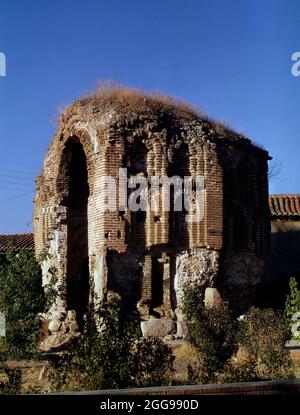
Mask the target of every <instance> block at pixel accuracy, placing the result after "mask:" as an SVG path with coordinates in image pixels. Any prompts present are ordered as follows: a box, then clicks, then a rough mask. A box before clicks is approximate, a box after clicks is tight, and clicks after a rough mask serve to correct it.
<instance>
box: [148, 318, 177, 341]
mask: <svg viewBox="0 0 300 415" xmlns="http://www.w3.org/2000/svg"><path fill="white" fill-rule="evenodd" d="M141 329H142V334H143V336H144V337H164V336H167V335H169V334H175V333H176V322H175V321H172V320H165V319H160V318H157V319H151V320H146V321H142V322H141Z"/></svg>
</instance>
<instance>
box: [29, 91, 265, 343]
mask: <svg viewBox="0 0 300 415" xmlns="http://www.w3.org/2000/svg"><path fill="white" fill-rule="evenodd" d="M268 159H269V156H268V153H267V152H266V151H265V150H263V149H261V148H259V147H258V146H256V145H254V144H252V143H251V141H250V140H249V139H247V138H245V137H244V136H242V135H240V134H237V133H235V132H233V131H232V130H230V129H228V128H225V127H224V126H222V125H220V124H218V123H214V122H212V121H210V120H209V119H208V118H207V117H205V116H202V115H201V114H199V113H197V112H196V111H194V110H193V109H191V108H189V107H188V106H186V105H184V104H180V103H177V102H176V101H174V100H172V99H171V98H167V97H164V96H161V95H147V94H143V93H139V92H136V91H131V90H126V89H118V88H112V89H106V90H105V89H104V90H101V91H100V92H97V93H95V95H91V96H89V97H87V98H83V99H81V100H78V101H76V102H75V103H74V104H72V105H71V106H70V107H69V108H67V109H66V110H65V111H64V113H63V114H62V116H61V119H60V123H59V128H58V130H57V132H56V134H55V135H54V138H53V140H52V142H51V144H50V147H49V149H48V152H47V155H46V158H45V161H44V165H43V169H42V172H41V174H40V176H39V177H38V178H37V180H36V197H35V212H34V235H35V247H36V255H37V257H38V258H40V261H41V263H42V269H43V282H44V284H45V285H46V284H47V283H49V275H50V274H49V269H50V268H51V269H53V268H54V269H55V272H56V275H57V281H56V288H57V292H58V296H57V298H56V300H55V303H54V304H53V306H52V307H51V310H50V312H49V315H48V316H47V318H48V319H49V321H50V324H49V330H50V332H51V336H50V337H52V339H54V340H53V344H54V343H55V342H57V343H59V342H60V341H61V340H62V339H65V338H67V337H68V336H69V335H70V333H73V334H75V333H77V332H79V331H81V330H82V328H83V324H84V320H85V318H86V314H87V312H88V314H89V315H91V316H92V315H93V311H94V310H95V309H96V308H97V307H98V306H99V304H100V303H101V300H103V299H104V298H106V297H107V296H108V295H109V294H110V293H111V292H115V293H118V294H119V295H121V297H122V300H123V302H124V304H125V305H126V307H127V309H128V310H129V311H130V310H132V311H136V312H137V313H138V315H139V318H140V319H141V327H142V331H143V334H144V335H159V336H165V335H168V334H175V335H178V336H181V335H182V334H183V332H184V327H183V323H182V321H183V319H184V317H183V316H182V314H181V311H180V301H181V299H182V294H183V290H184V289H185V287H187V286H192V287H194V288H195V287H196V288H197V289H199V290H200V292H201V294H202V295H203V297H204V292H205V289H206V288H217V290H218V292H219V293H220V295H221V296H222V298H224V299H226V300H228V301H229V302H230V304H231V305H232V307H233V309H234V310H235V311H236V313H237V314H241V313H242V312H244V311H245V310H246V309H247V307H248V306H249V305H251V304H253V303H254V301H255V288H256V286H257V285H258V283H259V282H260V279H261V276H262V274H263V264H264V258H265V255H266V254H267V252H268V250H269V233H270V229H269V227H270V222H269V209H268V181H267V161H268ZM125 167H126V168H127V173H128V177H134V176H136V177H144V178H146V179H147V180H150V178H151V177H152V176H163V175H167V176H174V175H177V176H179V177H184V176H191V177H192V178H193V179H194V178H195V177H196V176H197V175H200V176H204V184H205V190H204V193H205V197H204V218H203V220H201V221H198V222H192V223H188V222H187V221H186V215H187V212H186V211H182V212H175V211H172V209H171V211H170V212H167V211H164V210H163V209H162V207H161V205H160V206H159V207H158V209H157V211H155V212H153V211H151V210H150V209H147V211H146V212H143V211H141V210H139V211H137V212H133V211H130V210H129V209H125V210H119V209H116V210H115V211H111V212H103V209H101V206H102V204H103V198H104V197H105V195H104V194H103V186H102V185H101V183H102V178H103V177H104V176H112V177H118V174H119V169H120V168H125ZM117 190H118V188H117ZM108 192H109V189H108ZM74 311H75V313H74Z"/></svg>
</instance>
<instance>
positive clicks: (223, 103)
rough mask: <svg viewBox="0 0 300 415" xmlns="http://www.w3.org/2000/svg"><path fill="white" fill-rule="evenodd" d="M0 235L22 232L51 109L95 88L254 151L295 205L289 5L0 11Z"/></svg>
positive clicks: (263, 0)
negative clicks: (2, 70)
mask: <svg viewBox="0 0 300 415" xmlns="http://www.w3.org/2000/svg"><path fill="white" fill-rule="evenodd" d="M0 51H1V52H4V53H5V54H6V58H7V76H6V77H0V142H1V151H0V233H14V232H24V231H25V232H26V231H30V230H31V228H32V224H31V220H32V219H31V215H32V199H33V195H34V190H33V189H34V183H33V178H34V176H35V174H36V173H38V172H39V170H40V168H41V165H42V161H43V158H44V155H45V152H46V149H47V146H48V144H49V142H50V140H51V137H52V135H53V133H54V130H55V118H56V115H57V113H58V109H59V108H60V107H62V106H64V105H66V104H68V103H71V102H72V101H73V100H74V99H76V98H77V97H78V96H79V95H80V94H81V93H83V92H85V91H87V90H90V89H92V88H93V87H94V85H95V82H96V81H101V80H111V81H116V82H118V83H122V84H124V85H128V86H134V87H138V88H142V89H144V90H146V91H152V90H160V91H162V92H165V93H168V94H171V95H175V96H176V97H179V98H182V99H184V100H187V101H189V102H190V103H191V104H193V105H196V106H198V107H199V108H200V109H202V110H203V111H204V112H206V113H208V114H209V115H210V116H212V117H215V118H218V119H220V120H223V121H226V122H227V123H229V124H230V125H231V126H232V127H233V128H235V129H237V130H239V131H242V132H244V133H245V134H246V135H248V136H249V137H250V138H252V139H253V140H254V141H255V142H258V143H260V144H261V145H263V146H264V147H265V148H266V149H267V150H268V151H269V152H270V154H271V155H272V156H273V157H274V159H275V160H276V161H277V163H279V164H281V172H280V174H279V176H278V177H276V178H274V179H273V181H272V182H271V183H270V192H272V193H300V169H299V162H298V159H299V152H300V144H299V140H300V123H299V110H300V77H299V78H295V77H293V76H292V75H291V65H292V61H291V55H292V53H293V52H295V51H300V2H299V0H289V1H286V0H226V1H224V0H172V1H169V0H151V1H150V0H148V1H144V0H126V1H124V0H123V1H122V0H85V1H79V0H72V1H71V0H63V1H62V0H60V1H58V0H51V1H50V0H46V1H37V0H36V1H33V0H24V1H21V0H20V1H16V0H9V1H8V0H6V1H3V2H1V8H0Z"/></svg>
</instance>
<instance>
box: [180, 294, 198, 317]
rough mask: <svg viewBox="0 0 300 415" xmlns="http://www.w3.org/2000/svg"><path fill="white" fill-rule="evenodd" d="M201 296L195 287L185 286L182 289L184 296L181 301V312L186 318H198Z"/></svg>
mask: <svg viewBox="0 0 300 415" xmlns="http://www.w3.org/2000/svg"><path fill="white" fill-rule="evenodd" d="M200 306H201V297H200V292H199V290H197V289H193V288H190V287H189V288H187V289H186V290H185V291H184V297H183V301H182V307H181V309H182V312H183V314H184V315H185V316H186V317H187V318H188V319H192V318H198V317H199V316H200V313H201V307H200Z"/></svg>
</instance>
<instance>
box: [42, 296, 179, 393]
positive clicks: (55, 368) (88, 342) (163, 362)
mask: <svg viewBox="0 0 300 415" xmlns="http://www.w3.org/2000/svg"><path fill="white" fill-rule="evenodd" d="M98 317H99V320H100V322H101V330H100V331H99V330H98V331H97V330H94V331H93V332H92V333H86V335H85V336H83V337H82V338H80V339H78V340H76V341H75V342H74V343H73V345H72V346H71V349H70V350H69V351H68V352H67V353H65V354H63V355H62V356H60V357H58V358H57V359H55V360H52V362H51V367H52V370H50V381H51V384H52V387H53V388H54V389H55V390H72V389H73V390H80V389H81V390H82V389H86V390H88V389H90V390H92V389H94V390H95V389H110V388H127V387H133V386H154V385H157V386H158V385H165V384H170V383H171V382H172V378H173V372H174V370H173V359H174V358H173V356H172V352H171V349H170V348H169V347H168V346H167V345H166V344H164V343H163V342H162V341H161V340H159V339H143V338H140V334H141V333H140V329H139V325H138V324H137V322H136V321H134V320H132V319H128V317H127V316H125V314H124V312H123V310H122V308H121V305H120V301H119V300H117V299H112V300H110V301H109V302H105V303H104V304H103V306H102V307H101V309H100V310H99V313H98Z"/></svg>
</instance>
